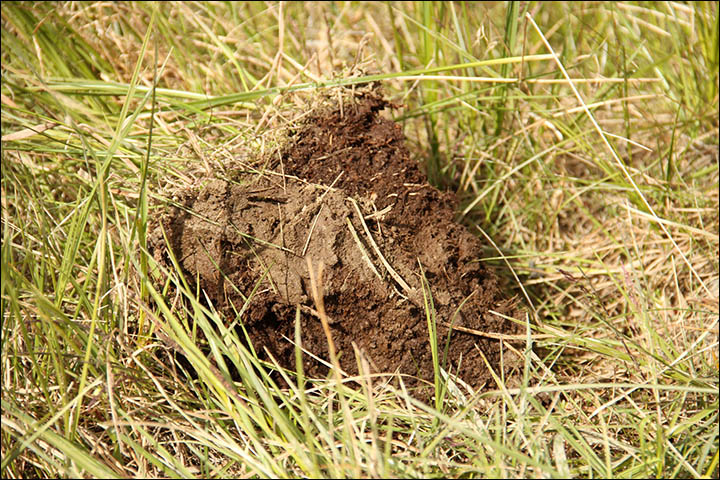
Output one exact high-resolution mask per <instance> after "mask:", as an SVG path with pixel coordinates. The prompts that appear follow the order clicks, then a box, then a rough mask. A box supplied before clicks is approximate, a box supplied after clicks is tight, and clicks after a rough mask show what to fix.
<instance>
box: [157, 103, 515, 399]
mask: <svg viewBox="0 0 720 480" xmlns="http://www.w3.org/2000/svg"><path fill="white" fill-rule="evenodd" d="M386 106H387V103H386V102H385V100H384V99H382V97H381V96H379V95H378V94H375V93H372V92H370V93H368V92H366V93H364V94H362V95H359V96H357V97H355V98H353V101H352V102H351V103H349V104H345V105H343V108H342V109H340V108H334V109H324V110H321V111H318V112H315V113H314V114H312V115H311V116H309V117H308V118H307V119H306V120H305V122H304V123H303V124H302V125H300V126H298V128H297V129H296V130H295V131H294V132H292V133H291V134H290V135H289V136H288V139H287V141H286V142H285V144H284V146H283V147H282V148H281V150H280V155H279V159H280V160H279V161H281V162H282V168H281V169H280V168H277V169H275V171H284V173H285V175H284V176H283V175H279V174H271V173H268V174H265V175H262V176H261V175H254V176H250V175H245V174H238V175H236V176H235V178H234V179H233V180H232V181H231V180H220V179H208V180H207V181H206V182H203V184H202V186H199V187H196V188H193V189H187V190H184V191H180V192H177V198H178V199H179V205H181V206H170V207H168V208H167V210H166V211H165V213H164V214H163V215H162V216H161V218H160V219H159V220H158V221H157V222H156V225H155V228H154V231H153V232H152V233H151V238H150V249H151V252H152V253H153V256H154V258H155V259H156V260H157V261H159V262H161V263H162V264H165V265H171V263H170V260H169V255H168V250H167V247H168V245H167V244H166V243H165V240H164V239H163V235H162V233H161V232H162V230H161V228H162V229H164V230H165V232H166V234H167V238H168V243H169V247H170V248H171V249H172V251H173V253H174V254H175V256H176V258H177V259H178V260H179V262H180V266H181V268H182V270H183V273H184V274H185V277H186V278H187V279H188V280H189V281H192V282H194V281H195V280H196V279H197V281H198V282H199V286H200V288H201V289H202V290H204V291H205V292H206V294H207V296H208V298H209V299H210V300H211V301H212V303H213V306H214V308H216V309H217V310H218V311H219V312H221V313H223V314H225V316H226V318H227V321H228V323H230V322H232V321H233V320H234V319H235V318H236V316H237V312H241V311H244V313H243V316H242V317H241V319H242V321H243V323H244V326H245V329H246V330H247V332H248V334H249V337H250V338H251V340H252V342H253V345H254V348H255V350H256V351H257V352H258V355H260V356H261V357H263V356H264V357H267V353H266V352H270V353H271V354H272V355H273V357H275V358H276V359H277V360H278V361H279V362H280V363H281V364H282V365H283V366H285V367H287V368H289V369H294V347H293V345H292V344H291V342H290V341H288V339H292V338H294V329H295V314H296V309H297V308H298V306H299V308H300V311H301V319H300V326H301V329H302V342H303V347H304V348H305V349H307V350H308V351H310V352H311V353H312V354H313V355H315V356H317V357H320V358H323V359H327V358H328V348H327V341H326V338H325V334H324V332H323V329H322V325H321V322H320V320H319V318H318V317H317V314H316V312H315V305H314V303H313V301H312V295H311V293H310V281H309V273H308V269H307V263H306V257H309V258H310V259H311V261H312V263H313V264H314V265H317V264H319V263H320V262H323V263H324V265H325V273H324V276H323V278H322V284H323V288H324V292H325V293H324V301H325V308H326V311H327V315H328V316H329V318H330V320H331V331H332V335H333V340H334V342H335V344H336V348H337V350H338V352H339V353H340V364H341V367H342V369H343V370H344V371H345V372H347V373H348V374H351V375H352V374H357V373H358V368H357V361H356V359H355V355H354V352H353V343H354V344H355V345H356V346H357V347H358V348H359V349H360V350H362V351H363V352H364V353H365V354H366V355H367V357H368V358H369V359H370V361H371V366H372V368H373V369H374V370H376V371H377V372H396V371H399V372H401V373H404V374H408V375H411V376H415V377H418V378H420V379H423V380H428V381H432V377H433V366H432V356H431V350H430V341H429V335H428V323H427V318H426V311H425V307H424V296H423V282H422V276H421V271H422V272H424V276H425V278H426V279H427V282H428V284H429V286H430V291H431V294H432V302H433V305H434V309H435V312H436V321H437V325H438V327H437V331H438V344H439V345H440V351H441V354H442V352H443V350H444V346H445V342H446V340H447V338H448V325H449V324H450V323H452V325H453V329H452V331H451V336H450V343H449V349H448V358H447V366H446V369H447V370H450V371H452V372H454V373H458V374H459V376H460V377H461V378H462V379H463V380H464V381H466V382H467V383H469V384H470V385H472V386H474V387H481V386H482V385H484V384H488V385H490V386H494V383H493V382H492V379H491V376H490V373H489V371H488V368H487V366H486V364H485V362H484V360H483V359H482V355H484V356H485V357H486V358H487V360H488V362H489V363H490V365H491V366H492V367H493V369H495V371H496V372H497V373H501V370H502V369H501V368H500V365H501V360H500V356H501V348H500V341H499V340H498V339H496V338H490V337H491V336H492V335H490V336H487V335H477V334H475V333H469V332H468V330H474V331H479V332H484V333H489V334H518V333H520V331H521V329H520V328H519V327H518V326H517V325H516V324H515V323H513V322H510V321H508V320H505V319H503V318H502V316H501V315H506V316H509V317H512V316H514V315H515V313H516V310H515V305H514V302H513V301H511V300H509V299H507V298H504V297H503V295H502V293H501V291H500V289H499V286H498V281H497V278H496V276H495V275H494V274H493V273H492V272H490V271H489V270H488V269H486V268H485V267H484V266H483V265H482V263H481V262H480V254H481V246H482V244H481V242H480V240H479V239H478V238H477V237H476V236H474V235H473V234H471V233H470V232H468V231H467V229H466V228H465V227H464V226H462V225H460V224H458V223H456V222H454V221H453V217H454V208H455V206H456V204H455V199H454V196H453V195H452V194H450V193H447V192H440V191H438V190H437V189H435V188H433V187H432V186H430V185H429V184H428V183H427V178H426V177H425V175H424V174H423V173H422V172H421V170H420V169H419V167H418V164H417V162H415V161H414V160H413V159H411V158H410V154H409V152H408V150H407V148H406V147H405V144H404V136H403V133H402V130H401V128H400V126H399V125H397V124H396V123H394V122H392V121H391V120H388V119H385V118H383V117H382V116H381V115H380V114H379V112H380V111H381V110H382V109H383V108H385V107H386ZM295 177H297V179H296V178H295ZM331 185H332V187H331ZM388 266H389V268H388ZM421 268H422V270H421ZM252 292H254V293H252ZM248 297H250V300H249V302H247V299H248ZM246 303H247V305H246ZM491 311H493V312H496V313H491ZM498 314H499V315H498ZM455 327H459V329H458V328H455ZM481 352H482V355H481ZM505 353H506V354H505V355H504V357H503V362H502V364H503V366H504V367H505V369H506V370H508V369H509V368H511V367H512V366H514V365H516V364H517V360H516V359H515V357H516V356H515V355H514V354H512V353H510V352H508V351H507V350H505ZM304 368H305V371H306V374H308V375H310V376H325V375H327V373H328V371H327V368H326V367H325V366H324V365H323V364H322V363H320V362H318V361H316V360H314V359H313V358H311V356H309V355H304ZM410 383H412V382H410Z"/></svg>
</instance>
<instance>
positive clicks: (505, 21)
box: [0, 2, 719, 478]
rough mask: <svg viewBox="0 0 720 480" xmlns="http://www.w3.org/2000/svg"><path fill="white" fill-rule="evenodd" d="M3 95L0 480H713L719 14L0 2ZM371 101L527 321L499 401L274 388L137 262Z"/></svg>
mask: <svg viewBox="0 0 720 480" xmlns="http://www.w3.org/2000/svg"><path fill="white" fill-rule="evenodd" d="M535 25H537V28H536V27H535ZM546 42H547V43H546ZM2 74H3V80H2V98H1V101H2V249H1V256H2V271H1V274H2V286H1V287H0V309H1V310H2V315H3V317H2V318H3V320H2V355H1V357H0V361H1V362H2V378H3V389H2V390H3V393H2V433H1V434H2V442H1V447H0V448H1V450H2V464H1V466H0V467H1V470H2V474H3V477H36V476H37V477H47V476H65V477H67V476H72V477H79V476H96V477H112V476H140V477H158V476H164V477H203V478H204V477H229V476H269V477H285V476H309V477H323V476H329V477H347V476H353V477H358V476H363V477H367V476H373V477H390V476H402V477H406V476H422V477H441V476H442V477H446V476H453V477H459V476H483V477H486V476H489V477H500V476H513V477H522V476H534V477H537V476H560V477H568V476H573V477H576V476H587V477H590V476H593V477H597V476H602V477H610V476H622V477H648V476H662V477H703V476H704V477H717V475H718V434H717V424H718V395H717V390H718V340H717V338H718V248H719V247H718V244H719V242H718V225H719V223H718V213H717V212H718V207H719V201H718V143H719V139H718V112H717V105H718V101H719V99H718V6H717V3H696V4H689V5H685V4H677V3H618V4H606V3H533V2H527V3H510V4H493V5H489V6H486V5H483V4H473V3H446V2H422V3H312V2H288V3H282V4H280V3H260V2H228V3H184V2H168V3H146V2H136V3H116V4H109V3H82V2H78V3H62V4H57V3H42V2H37V3H12V4H10V3H8V2H5V3H3V6H2ZM370 81H381V82H382V83H383V85H384V88H385V92H386V94H387V96H388V97H389V98H390V99H391V100H392V101H393V102H395V103H398V104H402V105H403V107H402V108H400V109H397V110H394V111H392V112H388V113H386V114H387V115H394V117H395V119H396V120H397V121H398V122H400V123H401V125H402V126H403V128H404V132H405V134H406V136H407V138H408V142H407V143H408V146H409V147H410V149H411V152H412V153H413V155H414V156H415V158H417V159H418V160H419V161H420V162H422V163H423V165H424V167H425V169H426V171H427V172H428V176H429V178H430V179H431V181H432V182H433V183H434V184H436V185H437V186H439V187H442V188H446V189H450V190H453V191H455V192H457V195H458V198H459V199H460V205H459V207H458V214H457V218H458V220H459V221H461V222H463V223H465V224H466V225H468V228H470V229H471V230H472V231H473V232H474V233H476V234H477V235H478V236H479V237H480V238H481V239H483V240H484V241H485V240H487V239H491V241H490V240H488V241H487V243H486V244H487V249H486V251H485V258H483V259H479V261H483V262H486V263H487V264H488V265H490V266H492V267H493V268H494V269H495V270H496V272H497V273H498V274H499V275H500V276H501V277H502V279H503V281H504V287H505V289H506V290H507V291H508V294H509V295H512V294H517V295H518V296H519V298H520V299H521V300H522V302H523V305H524V312H525V313H524V314H525V315H526V318H527V320H528V325H529V328H528V332H527V341H526V344H525V345H523V346H522V349H521V350H517V349H515V350H514V351H513V348H514V347H513V346H512V345H506V349H505V350H504V355H507V356H512V355H519V356H520V358H522V360H523V369H522V371H521V372H520V374H519V377H518V378H519V379H518V380H517V381H515V382H507V381H506V379H505V378H502V377H501V375H500V373H499V372H495V373H496V374H495V375H494V378H495V382H494V384H492V385H486V387H485V389H484V390H482V391H477V392H476V391H472V389H470V388H469V387H466V386H465V385H464V384H463V383H462V382H461V381H459V380H455V379H453V378H452V377H448V375H447V372H445V371H444V370H443V369H442V368H441V367H442V365H441V360H442V351H443V348H444V346H445V345H444V339H437V343H436V344H435V345H434V346H435V348H434V350H433V352H434V355H433V357H434V359H435V369H436V372H435V384H434V385H433V388H436V389H438V390H439V391H438V392H437V393H438V396H437V397H436V398H435V399H434V402H431V405H427V404H425V403H423V402H420V401H418V400H416V399H415V398H414V397H413V396H412V394H411V392H409V391H408V390H407V389H406V388H405V382H404V379H403V378H402V377H400V376H397V375H390V374H387V375H370V374H368V373H367V372H368V371H369V368H367V360H365V359H363V357H362V355H359V354H358V365H359V367H360V368H359V371H360V372H361V374H360V375H358V376H357V377H349V376H340V377H336V376H334V375H332V376H330V377H328V378H326V379H311V378H307V377H306V376H305V375H304V374H303V372H302V362H301V361H300V358H301V356H302V355H307V352H305V353H303V350H302V332H301V331H299V330H298V332H297V335H296V336H295V338H294V339H289V340H292V341H293V342H295V345H296V354H297V355H296V356H297V358H298V362H297V369H296V371H285V370H282V369H280V368H279V367H278V366H276V365H275V366H273V365H272V364H267V363H263V362H261V361H260V360H258V358H257V356H256V355H255V354H254V352H253V351H252V350H251V349H249V348H248V346H247V344H246V342H245V341H244V339H239V338H237V337H235V336H234V335H228V334H226V333H228V332H227V331H226V327H225V325H227V323H226V320H227V319H225V318H223V317H222V316H221V315H220V314H219V313H218V312H216V311H214V310H211V309H209V308H208V307H206V306H205V303H204V302H203V301H202V300H203V297H202V295H203V293H202V292H198V291H196V290H194V289H193V288H191V287H190V284H189V282H188V281H187V279H184V278H183V277H182V274H181V273H180V270H179V268H177V264H176V265H175V268H174V269H171V270H170V271H164V272H161V271H160V270H162V269H161V268H160V266H158V265H156V264H155V262H154V261H153V259H152V258H150V257H149V256H148V255H147V245H146V241H147V240H146V239H147V233H148V232H147V225H148V222H149V221H150V219H152V218H153V217H154V216H156V215H157V214H158V212H159V211H160V209H162V208H163V206H164V205H166V204H167V203H168V202H172V201H173V200H172V195H173V192H174V191H175V190H176V189H178V188H182V187H186V186H189V185H193V184H195V183H197V182H198V181H200V180H201V179H202V178H204V177H206V176H208V175H210V176H223V175H225V174H226V173H227V172H229V171H231V170H232V168H233V166H234V165H237V164H238V162H246V161H248V160H247V159H248V157H247V152H248V151H250V152H264V151H268V150H269V149H271V148H272V147H273V146H274V145H276V144H277V142H278V141H280V139H281V137H282V131H283V129H286V128H287V127H288V125H291V124H292V122H293V120H294V119H297V118H299V117H300V116H301V115H302V114H303V113H304V112H305V111H307V110H308V108H310V107H311V106H312V104H313V101H314V97H315V96H316V95H317V93H318V92H328V91H330V90H331V89H332V88H336V87H338V86H346V87H347V88H353V86H360V85H362V84H365V83H368V82H370ZM154 87H156V88H154ZM252 167H253V168H258V169H262V168H263V166H262V165H252ZM486 237H487V238H486ZM158 278H166V279H167V280H166V282H165V283H164V284H163V286H162V288H159V287H158V284H157V281H156V280H157V279H158ZM426 300H427V309H426V312H425V313H424V314H427V321H428V325H429V329H430V331H432V328H433V321H434V319H433V310H432V298H431V296H426ZM526 318H520V319H518V320H520V321H525V320H526ZM231 320H234V319H231ZM499 341H500V340H499ZM201 346H203V348H201ZM205 347H207V348H205ZM177 353H181V354H182V355H183V356H184V357H186V358H187V359H188V360H189V361H190V363H191V364H192V365H193V368H194V369H195V373H196V379H194V380H192V381H189V380H188V377H189V376H188V375H187V374H186V373H184V372H182V369H183V367H182V364H180V363H176V362H175V358H176V354H177ZM346 354H347V352H346ZM326 361H328V362H331V359H326ZM231 369H232V370H233V371H236V372H238V375H239V376H240V378H241V381H239V382H233V381H232V379H231V376H230V374H229V371H230V370H231ZM272 369H275V370H279V371H280V372H281V373H280V374H281V376H282V377H283V379H284V380H285V382H286V383H287V384H288V385H289V387H287V388H280V387H279V386H278V385H277V383H276V382H275V381H274V380H273V378H274V377H271V376H270V374H269V372H270V370H272ZM336 373H339V372H336Z"/></svg>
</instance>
